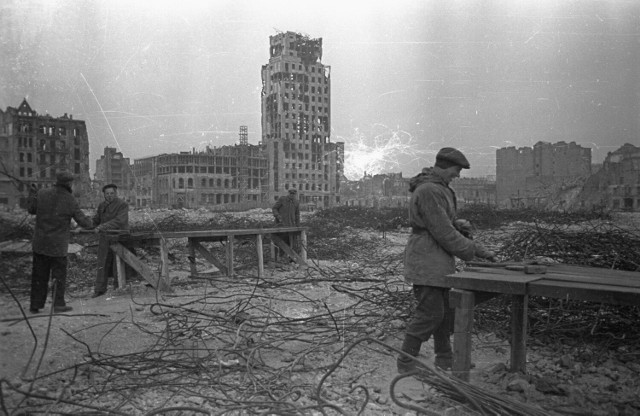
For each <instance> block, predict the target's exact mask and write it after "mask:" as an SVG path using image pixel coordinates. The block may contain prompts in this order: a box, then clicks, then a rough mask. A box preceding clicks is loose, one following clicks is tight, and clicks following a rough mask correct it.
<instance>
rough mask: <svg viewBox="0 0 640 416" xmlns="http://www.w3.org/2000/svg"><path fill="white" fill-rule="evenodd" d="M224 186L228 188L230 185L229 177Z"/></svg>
mask: <svg viewBox="0 0 640 416" xmlns="http://www.w3.org/2000/svg"><path fill="white" fill-rule="evenodd" d="M224 187H225V188H228V187H229V179H225V180H224Z"/></svg>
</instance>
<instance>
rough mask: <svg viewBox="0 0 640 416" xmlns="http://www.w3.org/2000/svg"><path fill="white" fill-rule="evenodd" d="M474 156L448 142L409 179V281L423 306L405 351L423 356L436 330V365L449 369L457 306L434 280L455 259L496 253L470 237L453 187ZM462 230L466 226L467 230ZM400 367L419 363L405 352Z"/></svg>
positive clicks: (452, 266)
mask: <svg viewBox="0 0 640 416" xmlns="http://www.w3.org/2000/svg"><path fill="white" fill-rule="evenodd" d="M469 168H470V165H469V161H468V160H467V158H466V157H465V156H464V155H463V154H462V152H460V151H459V150H456V149H453V148H450V147H445V148H443V149H441V150H440V151H439V152H438V154H437V156H436V163H435V166H434V167H433V168H425V169H423V170H422V173H420V174H418V175H417V176H415V177H413V178H412V179H411V180H410V182H409V191H410V192H411V193H412V194H411V201H410V203H409V221H410V224H411V229H412V232H411V235H410V236H409V240H408V242H407V246H406V248H405V255H404V277H405V281H406V282H407V283H409V284H411V285H413V294H414V296H415V298H416V300H417V306H416V309H415V311H414V312H413V315H412V318H411V320H410V322H409V324H408V326H407V331H406V334H405V338H404V342H403V344H402V351H404V352H405V353H407V354H408V355H410V356H414V357H415V356H417V355H418V353H419V352H420V347H421V345H422V343H423V342H427V341H428V340H429V338H430V337H431V336H432V335H433V338H434V350H435V355H436V358H435V365H436V366H438V367H440V368H442V369H449V368H450V367H451V364H452V352H451V343H450V340H449V337H450V328H451V323H452V319H453V310H452V309H451V308H450V307H449V290H448V289H444V288H441V287H436V286H431V285H430V282H433V281H441V280H442V279H443V278H444V276H446V275H449V274H452V273H455V271H456V269H455V259H454V256H457V257H459V258H461V259H463V260H471V259H473V258H474V256H478V257H482V258H487V259H493V258H494V257H495V253H494V252H492V251H489V250H487V249H486V248H484V247H483V246H482V245H480V244H479V243H476V242H474V241H473V240H471V239H470V238H466V237H465V235H463V233H462V232H465V233H466V232H467V231H468V228H469V224H468V222H467V221H464V220H462V221H460V220H458V219H456V196H455V193H454V191H453V189H451V188H450V187H449V183H450V182H451V180H453V179H454V178H457V177H459V176H460V171H461V170H462V169H469ZM461 231H462V232H461ZM397 365H398V372H400V373H404V372H408V371H411V370H412V369H413V368H415V361H413V360H412V359H411V358H409V357H407V356H405V355H400V356H399V357H398V362H397Z"/></svg>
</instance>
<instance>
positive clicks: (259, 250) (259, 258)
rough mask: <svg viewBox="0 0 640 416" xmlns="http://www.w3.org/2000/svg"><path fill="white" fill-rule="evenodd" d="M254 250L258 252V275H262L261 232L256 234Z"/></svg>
mask: <svg viewBox="0 0 640 416" xmlns="http://www.w3.org/2000/svg"><path fill="white" fill-rule="evenodd" d="M256 251H257V252H258V277H263V276H264V259H263V258H262V257H263V255H262V234H258V235H256Z"/></svg>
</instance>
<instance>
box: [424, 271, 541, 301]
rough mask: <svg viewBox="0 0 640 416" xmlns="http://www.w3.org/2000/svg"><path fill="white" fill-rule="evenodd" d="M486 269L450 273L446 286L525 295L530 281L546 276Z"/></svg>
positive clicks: (446, 279)
mask: <svg viewBox="0 0 640 416" xmlns="http://www.w3.org/2000/svg"><path fill="white" fill-rule="evenodd" d="M486 270H488V272H485V271H482V272H476V271H472V272H470V271H463V272H460V273H456V274H451V275H448V276H446V277H445V283H446V285H445V286H448V287H451V288H455V289H463V290H474V291H482V292H497V293H504V294H510V295H516V294H518V295H524V294H526V293H527V284H528V283H530V282H533V281H536V280H539V279H542V278H543V277H544V276H546V275H544V274H540V275H536V274H524V273H519V272H510V271H508V270H501V269H486ZM430 284H431V282H430Z"/></svg>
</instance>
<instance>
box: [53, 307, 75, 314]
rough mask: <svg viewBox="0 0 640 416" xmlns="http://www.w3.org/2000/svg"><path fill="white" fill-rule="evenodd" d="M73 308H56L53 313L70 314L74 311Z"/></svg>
mask: <svg viewBox="0 0 640 416" xmlns="http://www.w3.org/2000/svg"><path fill="white" fill-rule="evenodd" d="M72 310H73V308H72V307H71V306H54V307H53V311H54V312H55V313H62V312H69V311H72Z"/></svg>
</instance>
